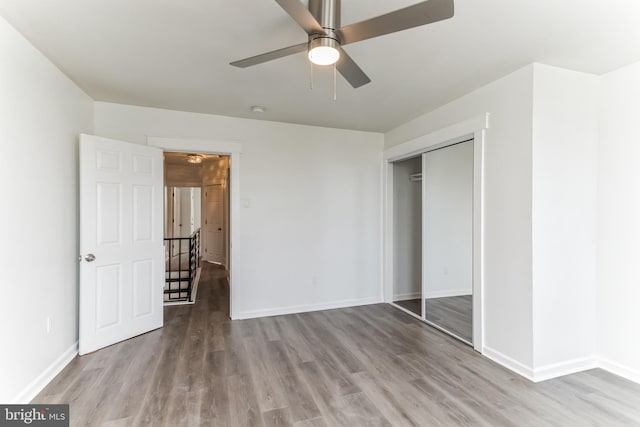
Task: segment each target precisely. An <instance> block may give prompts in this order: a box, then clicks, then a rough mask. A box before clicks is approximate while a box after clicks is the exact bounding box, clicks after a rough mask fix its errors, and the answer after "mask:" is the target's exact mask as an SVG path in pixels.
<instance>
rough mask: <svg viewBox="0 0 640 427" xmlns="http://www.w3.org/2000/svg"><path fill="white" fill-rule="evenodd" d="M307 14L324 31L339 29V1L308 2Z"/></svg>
mask: <svg viewBox="0 0 640 427" xmlns="http://www.w3.org/2000/svg"><path fill="white" fill-rule="evenodd" d="M309 12H311V14H312V15H313V16H314V17H315V18H316V21H318V23H319V24H320V25H321V26H322V28H324V29H325V30H331V31H332V32H333V31H335V30H337V29H338V28H340V0H309Z"/></svg>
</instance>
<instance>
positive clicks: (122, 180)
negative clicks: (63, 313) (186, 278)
mask: <svg viewBox="0 0 640 427" xmlns="http://www.w3.org/2000/svg"><path fill="white" fill-rule="evenodd" d="M162 173H163V169H162V151H161V150H160V149H158V148H153V147H147V146H143V145H136V144H128V143H125V142H121V141H115V140H112V139H106V138H100V137H96V136H92V135H81V136H80V253H81V262H80V340H79V350H80V354H86V353H89V352H92V351H95V350H97V349H100V348H102V347H106V346H108V345H111V344H114V343H117V342H119V341H123V340H126V339H128V338H131V337H134V336H136V335H140V334H142V333H145V332H148V331H150V330H152V329H156V328H160V327H162V308H163V302H162V299H163V298H162V297H163V295H162V294H163V288H164V246H163V243H164V242H163V233H162V231H163V218H162V212H163V200H162V194H163V178H162Z"/></svg>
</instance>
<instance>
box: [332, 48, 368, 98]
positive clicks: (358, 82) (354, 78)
mask: <svg viewBox="0 0 640 427" xmlns="http://www.w3.org/2000/svg"><path fill="white" fill-rule="evenodd" d="M336 68H338V71H340V74H342V77H344V78H345V79H346V80H347V81H348V82H349V83H350V84H351V86H353V87H354V88H358V87H360V86H362V85H366V84H367V83H369V82H370V81H371V79H370V78H369V77H367V75H366V74H365V73H364V71H362V69H361V68H360V67H358V64H356V62H355V61H354V60H353V59H351V57H350V56H349V55H347V52H345V51H344V49H342V48H340V59H338V62H337V63H336Z"/></svg>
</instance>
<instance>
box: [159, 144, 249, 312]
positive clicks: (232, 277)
mask: <svg viewBox="0 0 640 427" xmlns="http://www.w3.org/2000/svg"><path fill="white" fill-rule="evenodd" d="M147 145H149V146H152V147H157V148H161V149H162V150H163V151H165V152H177V153H184V152H189V153H201V154H221V155H225V156H230V157H231V162H230V165H229V173H230V175H231V185H230V186H229V199H230V203H229V222H230V224H229V246H230V256H229V259H228V260H227V264H228V269H229V312H230V313H229V314H230V317H231V319H232V320H233V319H238V315H239V312H240V310H239V307H240V298H241V295H242V290H241V285H242V281H241V278H240V275H239V273H240V269H239V266H240V265H242V263H241V259H240V254H241V252H240V154H241V152H242V144H240V143H238V142H229V141H214V140H202V139H189V138H163V137H155V136H147Z"/></svg>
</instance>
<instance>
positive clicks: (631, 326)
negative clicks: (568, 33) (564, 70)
mask: <svg viewBox="0 0 640 427" xmlns="http://www.w3.org/2000/svg"><path fill="white" fill-rule="evenodd" d="M639 123H640V62H639V63H636V64H633V65H630V66H627V67H624V68H622V69H620V70H617V71H614V72H612V73H609V74H606V75H605V76H604V77H603V78H602V98H601V128H600V146H599V153H598V160H599V163H598V166H599V175H598V177H599V187H598V287H597V296H598V332H599V333H598V339H599V349H598V350H599V353H600V356H601V358H602V359H603V362H604V363H606V365H607V367H608V368H609V369H612V370H614V371H616V372H619V373H621V374H624V375H627V376H628V377H629V378H634V379H635V380H636V381H640V339H638V336H639V332H638V331H639V328H640V309H639V308H638V307H639V303H640V269H639V268H638V262H639V260H640V137H639V136H638V135H639V134H638V124H639Z"/></svg>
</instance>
